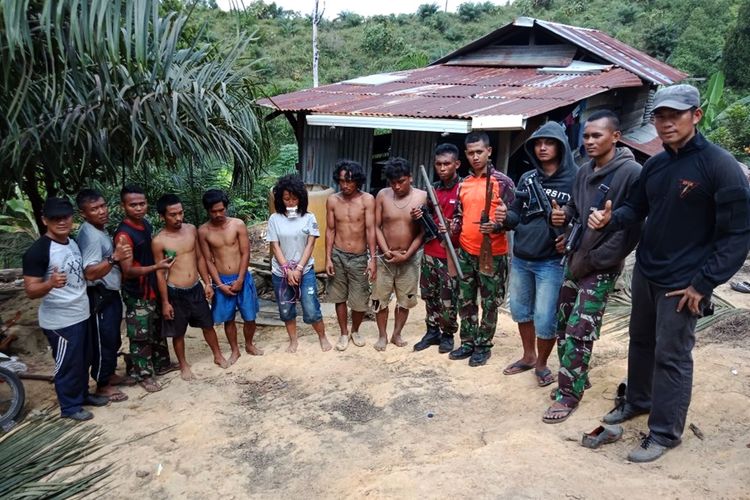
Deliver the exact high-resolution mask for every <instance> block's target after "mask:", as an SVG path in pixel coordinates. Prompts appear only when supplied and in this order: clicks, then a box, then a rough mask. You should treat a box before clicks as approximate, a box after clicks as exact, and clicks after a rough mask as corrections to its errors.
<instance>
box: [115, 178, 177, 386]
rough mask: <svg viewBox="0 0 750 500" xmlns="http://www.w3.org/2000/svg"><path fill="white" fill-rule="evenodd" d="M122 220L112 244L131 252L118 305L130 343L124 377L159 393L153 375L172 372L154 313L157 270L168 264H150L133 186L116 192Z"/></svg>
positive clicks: (141, 203) (139, 197) (142, 203)
mask: <svg viewBox="0 0 750 500" xmlns="http://www.w3.org/2000/svg"><path fill="white" fill-rule="evenodd" d="M120 200H121V201H122V208H123V210H124V211H125V219H124V220H123V221H122V222H121V223H120V225H119V227H118V228H117V231H116V233H115V242H117V243H118V244H120V245H124V244H128V245H130V247H131V248H132V249H133V255H132V257H131V258H129V259H124V260H122V261H121V262H120V267H121V268H122V274H123V278H124V279H123V281H122V301H123V302H124V303H125V325H126V330H127V335H128V339H129V340H130V356H129V362H128V373H129V375H131V376H132V377H133V378H135V379H136V380H137V381H138V382H139V383H140V384H141V386H142V387H143V388H144V389H146V390H147V391H148V392H155V391H159V390H161V385H159V383H158V382H157V381H156V379H155V375H163V374H165V373H168V372H169V371H172V370H176V369H177V366H175V365H172V363H171V361H170V359H169V348H168V347H167V341H166V339H164V338H162V336H161V328H160V326H161V314H160V312H159V311H158V310H157V304H158V302H157V300H156V281H155V276H154V272H155V271H156V270H157V269H168V268H169V266H170V264H171V262H172V260H170V259H163V260H160V261H159V262H158V263H154V256H153V253H152V252H151V224H150V223H149V222H148V221H147V220H146V218H145V216H146V212H147V210H148V204H147V202H146V195H145V194H143V190H141V189H140V188H139V187H137V186H125V187H124V188H122V191H121V192H120Z"/></svg>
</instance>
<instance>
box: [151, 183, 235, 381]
mask: <svg viewBox="0 0 750 500" xmlns="http://www.w3.org/2000/svg"><path fill="white" fill-rule="evenodd" d="M156 210H157V211H158V212H159V215H160V216H161V217H162V219H164V229H162V230H161V231H159V234H157V235H156V236H155V237H154V240H153V242H152V243H151V248H152V250H153V253H154V255H155V256H157V257H156V258H160V257H161V256H164V257H165V258H167V259H173V262H172V265H171V267H170V268H169V271H164V270H160V271H157V273H156V280H157V282H158V285H159V295H160V297H161V301H162V306H161V311H162V316H163V317H164V326H163V329H162V334H163V335H164V336H165V337H172V345H173V346H174V352H175V354H176V355H177V360H178V361H179V363H180V373H181V376H182V378H183V380H192V379H193V378H195V377H194V375H193V372H192V371H191V370H190V365H189V364H188V362H187V360H186V359H185V332H186V331H187V327H188V324H189V325H190V326H192V327H198V328H200V329H202V330H203V337H204V338H205V339H206V343H207V344H208V346H209V347H210V348H211V352H213V355H214V363H216V364H217V365H219V366H220V367H222V368H227V367H228V366H229V362H228V361H227V360H226V359H224V356H223V355H222V354H221V350H220V349H219V341H218V339H217V338H216V330H214V325H213V321H212V319H211V310H210V309H209V308H208V303H207V302H206V301H207V300H211V298H212V297H213V295H214V290H213V287H212V286H211V280H210V278H209V276H208V270H207V269H206V261H205V260H204V259H203V254H202V252H201V248H200V245H199V244H198V231H197V230H196V229H195V226H193V225H192V224H183V222H182V221H183V219H184V215H185V214H184V211H183V209H182V202H181V201H180V199H179V198H178V197H177V195H174V194H165V195H164V196H162V197H161V198H159V200H158V201H157V202H156ZM199 277H200V278H201V279H202V280H203V284H201V283H200V281H199V280H198V278H199Z"/></svg>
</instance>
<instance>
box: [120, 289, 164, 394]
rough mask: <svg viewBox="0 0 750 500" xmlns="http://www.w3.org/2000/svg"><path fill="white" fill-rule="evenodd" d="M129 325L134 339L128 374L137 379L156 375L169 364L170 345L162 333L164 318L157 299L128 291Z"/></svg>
mask: <svg viewBox="0 0 750 500" xmlns="http://www.w3.org/2000/svg"><path fill="white" fill-rule="evenodd" d="M122 300H123V302H124V303H125V327H126V330H127V334H128V339H129V340H130V362H129V363H128V374H129V375H131V376H132V377H133V378H135V379H136V380H142V379H144V378H149V377H153V376H154V375H155V373H156V372H159V371H162V370H164V369H166V368H168V367H169V365H170V363H171V360H170V359H169V347H167V340H166V339H165V338H163V337H162V336H161V318H160V317H159V311H158V308H157V307H156V301H155V300H144V299H140V298H136V297H133V296H132V295H129V294H127V293H123V294H122Z"/></svg>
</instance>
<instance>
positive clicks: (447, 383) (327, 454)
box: [25, 277, 750, 499]
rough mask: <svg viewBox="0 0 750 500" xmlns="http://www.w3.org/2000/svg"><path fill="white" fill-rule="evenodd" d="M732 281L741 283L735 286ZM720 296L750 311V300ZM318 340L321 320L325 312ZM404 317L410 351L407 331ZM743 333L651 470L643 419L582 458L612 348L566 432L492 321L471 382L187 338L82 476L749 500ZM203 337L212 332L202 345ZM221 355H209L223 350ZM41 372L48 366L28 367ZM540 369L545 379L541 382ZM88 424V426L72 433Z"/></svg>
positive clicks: (455, 371) (604, 347)
mask: <svg viewBox="0 0 750 500" xmlns="http://www.w3.org/2000/svg"><path fill="white" fill-rule="evenodd" d="M743 279H747V277H744V278H743ZM724 296H725V298H727V299H728V300H730V301H733V302H739V303H738V304H737V305H740V306H744V307H750V300H748V299H750V295H742V294H739V293H736V292H731V291H729V292H726V293H725V295H724ZM324 316H325V318H326V327H327V329H328V331H329V333H330V337H331V340H332V342H333V341H334V340H335V338H336V335H337V327H336V325H335V314H334V311H333V307H332V305H331V304H324ZM423 318H424V309H423V305H422V304H421V303H420V304H419V305H418V307H417V308H416V309H414V310H412V314H411V315H410V318H409V321H408V324H407V326H406V329H405V337H406V339H407V340H409V341H410V344H413V342H415V341H417V340H418V339H419V337H420V336H421V334H422V332H423ZM748 323H750V322H749V321H745V322H744V323H743V322H742V321H740V322H739V323H737V324H738V325H740V326H735V327H732V328H740V329H744V330H745V331H744V332H743V331H738V332H737V333H738V337H737V338H736V339H733V340H731V341H722V342H711V341H710V340H711V339H710V338H709V336H710V333H707V334H705V335H699V342H698V346H697V347H696V349H695V351H694V357H695V362H696V363H695V367H696V369H695V380H694V390H693V401H692V404H691V407H690V413H689V415H688V423H692V424H695V425H696V426H697V427H698V428H699V429H700V430H701V431H702V433H703V434H704V439H702V440H701V439H699V438H698V437H696V435H695V434H694V433H693V432H691V431H690V430H687V429H686V431H685V435H684V440H683V444H682V445H681V446H680V447H678V448H677V449H675V450H672V451H670V452H669V453H667V454H666V456H665V457H663V458H662V459H661V460H660V461H658V462H655V463H653V464H645V465H637V464H631V463H628V462H627V461H626V460H625V457H626V455H627V452H628V451H629V450H630V449H631V448H632V447H634V446H635V445H636V444H637V442H638V439H639V435H640V433H641V432H643V431H645V430H646V418H645V417H639V418H637V419H635V420H634V421H631V422H627V423H626V424H625V425H624V427H625V434H624V437H623V439H622V440H621V441H620V442H618V443H615V444H612V445H608V446H605V447H603V448H602V449H600V450H598V451H592V450H588V449H585V448H583V447H581V446H580V444H579V442H580V437H581V433H582V432H584V431H589V430H592V429H593V428H595V427H596V426H597V425H598V421H599V418H600V417H601V416H602V415H603V414H605V413H606V412H607V411H608V410H609V409H610V408H611V406H612V398H613V391H614V390H615V387H616V386H617V384H618V383H619V382H620V381H621V380H622V379H623V378H624V377H625V374H626V355H627V339H626V337H627V336H626V335H622V334H611V335H606V336H605V337H604V338H602V339H601V340H600V341H599V342H597V344H596V346H595V352H594V360H593V368H592V371H591V381H592V384H593V388H592V389H591V390H589V391H588V392H587V394H586V396H585V397H584V400H583V403H582V405H581V406H580V407H579V409H578V410H577V412H576V413H575V414H574V415H573V416H572V417H571V418H570V419H569V420H568V421H566V422H564V423H561V424H557V425H548V424H544V423H542V421H541V415H542V412H543V411H544V409H545V408H546V407H547V405H548V404H549V399H548V394H549V388H538V387H537V386H536V383H535V379H534V377H533V375H532V374H531V372H527V373H523V374H519V375H515V376H509V377H508V376H503V375H502V373H501V370H502V368H503V367H504V366H505V365H506V364H507V363H509V362H511V361H513V360H514V359H516V358H517V357H518V355H519V353H520V346H519V344H520V342H519V339H518V336H517V333H516V329H515V325H514V324H513V323H512V322H511V320H510V317H509V316H508V315H507V314H502V315H501V318H500V320H499V326H498V334H497V336H496V344H495V349H494V350H493V355H492V358H491V359H490V361H489V363H488V365H486V366H484V367H480V368H470V367H469V366H468V365H467V363H466V361H450V360H448V358H447V357H446V355H440V354H438V353H437V349H436V348H431V349H430V350H428V351H424V352H421V353H414V352H413V351H412V348H411V345H410V346H408V347H406V348H397V347H395V346H392V345H391V346H389V347H388V349H387V351H386V352H384V353H380V352H377V351H375V350H374V349H373V348H372V344H373V342H374V341H375V339H376V336H377V330H376V327H375V324H374V322H372V321H368V322H366V323H365V324H364V325H363V332H364V333H365V335H366V336H367V345H366V346H365V347H363V348H357V347H354V346H350V348H349V349H348V350H347V351H346V352H343V353H339V352H336V351H331V352H327V353H323V352H321V351H320V349H319V347H318V343H317V339H316V337H315V336H314V335H313V332H312V330H311V329H310V328H309V327H307V326H303V327H302V328H301V333H302V335H304V336H303V337H302V338H301V341H300V348H299V350H298V352H297V353H296V354H287V353H286V352H284V350H285V348H286V334H285V331H284V329H283V327H262V328H260V330H259V334H258V337H259V339H258V344H259V345H260V346H261V347H262V348H264V349H265V351H266V354H265V355H264V356H262V357H251V356H249V355H243V356H242V357H241V358H240V360H239V361H238V362H237V364H235V365H234V366H232V367H231V368H229V369H227V370H222V369H220V368H218V367H217V366H215V365H213V364H212V362H211V357H210V356H209V351H208V349H207V347H206V346H205V344H204V342H203V340H202V335H201V334H200V332H199V331H196V330H191V331H190V332H189V334H188V339H187V346H188V356H189V359H190V360H191V361H192V362H193V371H194V372H195V373H196V375H197V376H198V377H199V379H198V380H196V381H194V382H191V383H188V382H184V381H182V380H181V379H180V378H179V375H178V374H177V373H172V374H169V375H167V376H165V377H163V381H164V384H165V389H164V390H163V391H161V392H158V393H154V394H147V393H145V392H144V391H143V390H142V389H140V388H139V387H133V388H125V389H124V390H125V392H127V393H128V395H129V396H130V399H129V401H127V402H124V403H117V404H111V405H110V406H108V407H104V408H95V409H94V410H93V411H94V414H95V419H94V421H93V422H94V424H95V425H99V426H101V427H102V428H103V429H105V430H106V434H105V436H104V439H105V440H106V442H107V444H106V446H105V449H104V450H105V453H104V454H103V456H102V457H101V458H100V462H99V463H113V464H116V466H117V469H116V470H115V472H114V473H113V474H112V475H111V476H110V478H109V481H110V482H109V484H108V486H107V489H108V490H109V491H108V492H107V493H106V495H107V497H108V498H135V497H140V498H196V499H198V498H201V499H202V498H210V497H213V498H216V497H221V498H226V499H235V498H236V499H240V498H361V497H368V498H450V497H476V498H574V499H585V498H657V497H658V498H680V499H685V498H701V499H703V498H717V499H718V498H727V499H729V498H750V481H748V479H747V478H748V477H750V413H749V412H748V410H749V409H750V349H748V339H749V338H750V337H749V336H748V335H747V329H748ZM219 336H220V337H223V332H222V331H221V330H219ZM222 347H223V348H224V350H225V352H228V346H227V344H226V342H222ZM25 360H26V361H27V362H30V364H32V365H33V368H34V370H36V371H44V370H47V369H49V367H50V365H51V359H49V354H44V353H40V354H39V355H38V356H27V357H26V358H25ZM556 365H557V364H556V361H553V367H556ZM26 388H27V391H28V402H27V409H29V410H33V409H38V408H42V407H44V406H46V405H48V404H50V403H51V402H53V401H54V393H53V388H52V386H51V385H49V384H47V383H45V382H35V381H27V382H26ZM86 425H88V424H86Z"/></svg>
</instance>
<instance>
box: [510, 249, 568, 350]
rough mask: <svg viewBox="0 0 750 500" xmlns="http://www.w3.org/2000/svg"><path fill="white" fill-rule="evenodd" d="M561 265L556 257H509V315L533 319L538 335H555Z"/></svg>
mask: <svg viewBox="0 0 750 500" xmlns="http://www.w3.org/2000/svg"><path fill="white" fill-rule="evenodd" d="M563 269H564V267H563V266H562V265H561V264H560V259H558V258H555V259H547V260H524V259H520V258H518V257H513V260H512V262H511V265H510V315H511V317H512V318H513V321H515V322H516V323H528V322H529V321H533V322H534V329H535V330H536V336H537V337H539V338H540V339H545V340H550V339H554V338H555V331H556V329H557V298H558V297H559V295H560V287H562V284H563V279H564V274H563Z"/></svg>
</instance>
